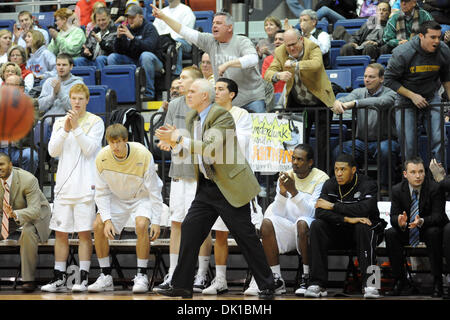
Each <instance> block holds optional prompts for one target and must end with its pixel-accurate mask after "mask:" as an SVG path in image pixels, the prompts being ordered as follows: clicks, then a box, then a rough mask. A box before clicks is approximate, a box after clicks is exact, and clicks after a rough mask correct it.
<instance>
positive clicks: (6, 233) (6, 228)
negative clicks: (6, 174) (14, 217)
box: [2, 179, 9, 240]
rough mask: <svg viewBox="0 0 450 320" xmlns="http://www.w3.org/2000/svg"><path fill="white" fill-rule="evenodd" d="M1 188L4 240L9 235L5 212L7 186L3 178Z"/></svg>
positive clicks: (7, 198)
mask: <svg viewBox="0 0 450 320" xmlns="http://www.w3.org/2000/svg"><path fill="white" fill-rule="evenodd" d="M2 184H3V189H5V192H4V193H3V212H2V237H3V240H6V239H7V238H8V235H9V220H8V217H7V216H6V213H5V208H6V205H9V187H8V184H7V183H6V181H5V180H3V179H2Z"/></svg>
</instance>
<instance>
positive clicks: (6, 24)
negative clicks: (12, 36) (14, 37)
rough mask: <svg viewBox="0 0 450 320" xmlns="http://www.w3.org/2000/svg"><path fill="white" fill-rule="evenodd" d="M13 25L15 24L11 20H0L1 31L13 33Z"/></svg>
mask: <svg viewBox="0 0 450 320" xmlns="http://www.w3.org/2000/svg"><path fill="white" fill-rule="evenodd" d="M15 23H16V21H15V20H12V19H8V20H0V30H1V29H8V30H9V31H11V32H13V29H14V24H15Z"/></svg>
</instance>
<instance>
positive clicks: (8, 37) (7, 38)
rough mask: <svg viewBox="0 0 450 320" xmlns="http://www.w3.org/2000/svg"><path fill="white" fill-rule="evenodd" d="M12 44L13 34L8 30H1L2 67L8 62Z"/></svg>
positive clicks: (0, 57)
mask: <svg viewBox="0 0 450 320" xmlns="http://www.w3.org/2000/svg"><path fill="white" fill-rule="evenodd" d="M11 43H12V33H11V31H9V30H8V29H2V30H0V65H1V64H2V63H5V62H7V61H8V50H9V48H10V47H11Z"/></svg>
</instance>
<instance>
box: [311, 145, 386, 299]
mask: <svg viewBox="0 0 450 320" xmlns="http://www.w3.org/2000/svg"><path fill="white" fill-rule="evenodd" d="M334 174H335V177H333V178H331V179H329V180H327V181H326V182H325V183H324V185H323V188H322V193H321V194H320V197H319V199H318V200H317V203H316V212H315V218H316V219H315V220H314V221H313V222H312V223H311V227H310V232H309V237H310V245H311V251H310V252H311V265H312V268H311V278H310V286H309V287H308V289H307V290H306V292H305V297H310V298H319V297H325V296H327V289H326V288H327V281H328V259H327V254H328V250H329V249H333V248H335V249H336V248H339V249H342V248H346V249H354V248H355V244H356V252H357V255H358V262H359V269H360V270H361V285H362V289H363V293H364V298H369V299H373V298H379V297H380V294H379V292H378V289H377V288H375V287H374V286H373V285H370V284H369V283H368V281H367V280H368V277H369V274H368V273H367V268H368V267H369V266H371V265H375V264H376V261H375V260H376V256H375V248H376V245H377V244H378V238H380V239H381V237H382V234H383V232H384V228H385V226H386V222H385V221H384V220H382V219H381V218H380V212H379V211H378V207H377V198H376V197H377V185H376V183H375V181H373V180H371V179H370V178H369V177H368V176H365V175H362V174H359V173H358V172H357V167H356V162H355V160H354V159H353V157H352V156H351V155H349V154H341V155H339V156H338V157H337V159H336V162H335V163H334Z"/></svg>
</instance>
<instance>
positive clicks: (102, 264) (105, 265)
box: [98, 256, 111, 268]
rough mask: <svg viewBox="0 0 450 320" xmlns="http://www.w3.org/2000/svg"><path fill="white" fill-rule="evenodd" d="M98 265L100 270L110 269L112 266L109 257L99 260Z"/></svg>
mask: <svg viewBox="0 0 450 320" xmlns="http://www.w3.org/2000/svg"><path fill="white" fill-rule="evenodd" d="M98 264H99V266H100V268H109V267H111V264H110V263H109V256H108V257H105V258H98Z"/></svg>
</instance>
